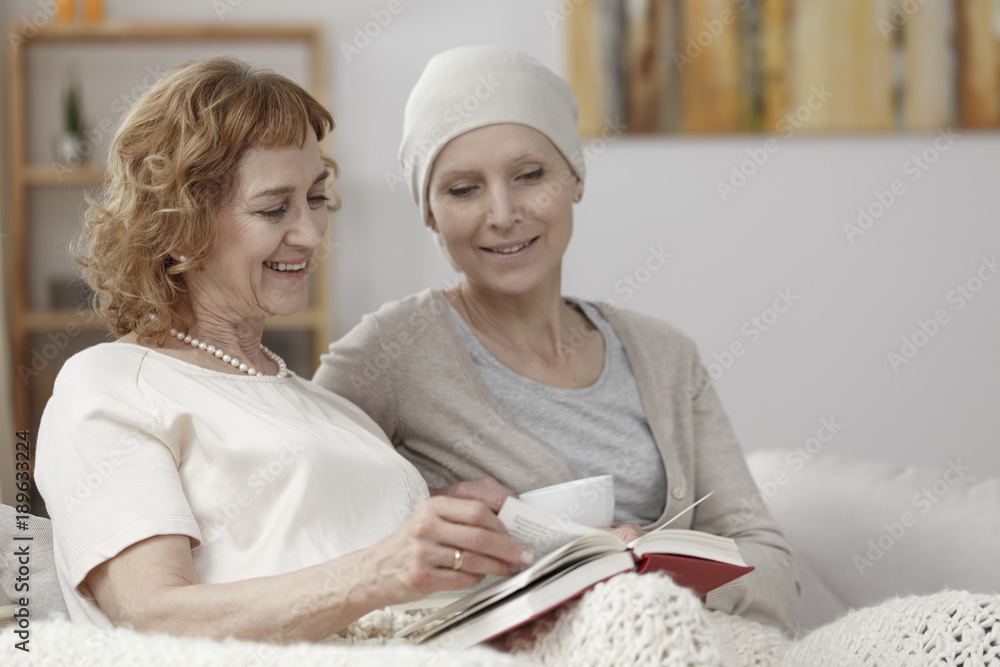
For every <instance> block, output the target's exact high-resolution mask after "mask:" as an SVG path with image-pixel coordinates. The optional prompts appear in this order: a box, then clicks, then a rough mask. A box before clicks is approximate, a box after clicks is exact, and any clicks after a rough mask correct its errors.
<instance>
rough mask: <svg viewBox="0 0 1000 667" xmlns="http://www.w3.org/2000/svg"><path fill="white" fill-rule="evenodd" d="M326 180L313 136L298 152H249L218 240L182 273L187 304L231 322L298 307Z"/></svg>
mask: <svg viewBox="0 0 1000 667" xmlns="http://www.w3.org/2000/svg"><path fill="white" fill-rule="evenodd" d="M328 176H329V172H328V171H327V168H326V166H325V165H324V164H323V161H322V159H321V158H320V151H319V143H318V142H317V141H316V137H315V135H314V134H313V133H312V132H309V133H308V138H307V139H306V142H305V143H304V144H303V145H302V146H301V147H299V146H298V145H292V146H281V147H272V148H263V147H255V148H250V149H248V150H247V151H246V152H245V153H244V154H243V156H242V157H241V159H240V162H239V165H238V167H237V173H236V182H235V188H234V193H233V197H232V201H231V202H229V204H228V205H227V206H224V207H223V208H222V211H221V212H220V215H219V220H218V224H219V235H218V243H217V244H216V246H215V248H214V249H213V250H212V252H211V254H209V256H208V257H207V258H206V259H205V261H204V263H203V265H202V267H201V269H200V270H196V271H192V272H189V273H187V274H185V281H186V284H187V287H188V292H189V297H190V300H191V304H192V306H194V307H195V308H196V310H200V312H201V313H211V314H212V316H213V317H218V318H221V319H222V320H224V321H230V322H240V321H244V320H247V319H250V318H258V317H266V316H269V315H292V314H294V313H297V312H298V311H300V310H302V309H303V308H305V307H306V304H307V301H308V286H307V281H306V278H307V276H308V265H309V261H310V259H311V257H312V254H313V252H314V251H315V250H316V249H317V248H318V247H319V246H320V243H321V242H322V239H323V235H324V234H325V233H326V228H327V225H328V212H327V210H326V202H327V198H326V196H325V194H324V192H325V189H326V180H327V177H328Z"/></svg>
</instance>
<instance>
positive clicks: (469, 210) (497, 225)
mask: <svg viewBox="0 0 1000 667" xmlns="http://www.w3.org/2000/svg"><path fill="white" fill-rule="evenodd" d="M582 195H583V183H582V182H581V181H580V179H578V178H577V177H576V175H575V174H574V173H573V170H572V169H571V168H570V166H569V164H568V163H567V162H566V159H565V158H564V157H563V156H562V153H560V152H559V150H558V149H557V148H556V147H555V146H554V145H553V144H552V142H551V141H549V139H548V138H547V137H546V136H545V135H544V134H542V133H541V132H538V131H537V130H534V129H532V128H530V127H528V126H526V125H519V124H514V123H503V124H499V125H488V126H486V127H481V128H479V129H476V130H471V131H469V132H466V133H465V134H462V135H460V136H458V137H456V138H455V139H452V140H451V141H450V142H448V144H447V145H446V146H445V147H444V148H443V149H442V150H441V152H440V153H439V154H438V156H437V158H436V159H435V161H434V166H433V168H432V170H431V175H430V183H429V186H428V201H429V204H430V219H429V224H430V225H431V226H432V227H434V228H435V229H436V230H437V231H438V233H440V234H441V238H442V240H443V241H444V244H445V247H446V248H447V250H448V254H449V255H450V256H451V258H452V260H454V262H455V264H457V265H458V267H459V268H460V269H461V270H462V271H463V272H464V273H465V278H466V280H467V281H468V283H469V285H470V286H471V287H474V288H479V289H484V290H487V291H490V292H496V293H500V294H508V295H513V294H524V293H527V292H530V291H532V290H534V289H537V288H540V287H543V286H545V285H547V284H548V285H553V286H554V287H555V288H556V289H557V290H558V287H559V280H560V274H561V267H562V256H563V253H564V252H565V251H566V246H567V245H568V244H569V239H570V236H571V235H572V232H573V202H574V201H579V199H580V197H581V196H582Z"/></svg>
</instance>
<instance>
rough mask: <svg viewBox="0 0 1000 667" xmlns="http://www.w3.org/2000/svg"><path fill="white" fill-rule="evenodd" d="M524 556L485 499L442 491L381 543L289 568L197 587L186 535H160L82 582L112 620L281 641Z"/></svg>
mask: <svg viewBox="0 0 1000 667" xmlns="http://www.w3.org/2000/svg"><path fill="white" fill-rule="evenodd" d="M456 549H462V550H463V552H464V559H463V563H462V567H461V570H458V571H456V570H454V569H452V565H453V564H454V562H455V550H456ZM530 560H531V553H530V552H529V551H527V550H526V549H525V548H524V547H523V546H521V545H520V544H518V543H517V542H515V541H514V540H512V539H511V538H510V537H508V536H507V534H506V530H505V529H504V527H503V524H502V523H500V520H499V519H497V518H496V516H495V515H494V514H493V513H492V512H490V511H489V510H488V509H487V508H486V507H485V506H484V505H483V504H482V503H479V502H475V501H470V500H462V499H457V498H446V497H439V498H431V499H428V500H426V501H424V502H422V503H421V504H420V505H419V506H418V507H417V510H416V511H415V512H414V514H413V516H411V517H410V519H409V520H408V521H407V522H406V523H405V524H404V525H403V526H402V527H401V528H400V529H399V530H398V531H396V532H395V533H393V534H392V535H390V536H389V537H387V538H385V539H383V540H382V541H380V542H378V543H377V544H375V545H373V546H371V547H368V548H366V549H362V550H360V551H356V552H354V553H351V554H348V555H346V556H343V557H341V558H337V559H335V560H332V561H328V562H326V563H323V564H320V565H315V566H312V567H308V568H304V569H302V570H298V571H296V572H290V573H288V574H281V575H275V576H270V577H261V578H257V579H247V580H243V581H236V582H231V583H225V584H202V583H199V582H198V577H197V574H196V573H195V569H194V561H193V559H192V557H191V545H190V540H189V538H187V537H185V536H182V535H160V536H156V537H152V538H149V539H146V540H143V541H141V542H138V543H136V544H134V545H132V546H130V547H129V548H127V549H125V550H124V551H122V552H121V553H119V554H118V555H117V556H115V557H114V558H111V559H110V560H108V561H105V562H104V563H102V564H101V565H99V566H97V567H96V568H94V569H93V570H91V572H90V573H89V574H88V575H87V578H86V580H85V583H86V585H87V586H88V587H89V588H90V590H91V592H92V593H93V595H94V598H95V599H96V601H97V603H98V605H99V606H100V607H101V610H102V611H103V612H104V613H105V614H106V615H107V616H108V618H109V619H110V620H111V621H112V622H113V623H114V624H115V625H126V624H127V625H131V626H133V627H135V628H136V629H138V630H142V631H155V632H165V633H169V634H177V635H195V636H209V637H214V638H223V637H230V636H231V637H238V638H245V639H256V640H266V641H271V642H276V643H285V642H293V641H303V640H305V641H318V640H321V639H324V638H326V637H329V636H330V635H332V634H334V633H336V632H338V631H340V630H342V629H343V628H344V627H346V626H347V625H348V624H350V623H351V622H352V621H354V620H356V619H357V618H359V617H361V616H362V615H364V614H366V613H368V612H369V611H372V610H375V609H379V608H381V607H385V606H387V605H392V604H399V603H402V602H409V601H412V600H417V599H420V598H422V597H424V596H426V595H428V594H430V593H433V592H435V591H441V590H454V589H459V588H465V587H468V586H472V585H474V584H476V583H478V582H479V581H480V580H481V579H482V576H483V575H485V574H497V575H509V574H511V573H512V572H514V571H517V570H518V569H520V568H521V567H522V566H523V565H526V564H528V563H529V562H530Z"/></svg>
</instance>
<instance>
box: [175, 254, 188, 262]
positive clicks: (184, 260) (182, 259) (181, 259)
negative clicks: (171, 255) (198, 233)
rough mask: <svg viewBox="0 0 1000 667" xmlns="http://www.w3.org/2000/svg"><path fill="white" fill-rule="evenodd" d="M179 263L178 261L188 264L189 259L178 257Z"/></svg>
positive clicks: (182, 256)
mask: <svg viewBox="0 0 1000 667" xmlns="http://www.w3.org/2000/svg"><path fill="white" fill-rule="evenodd" d="M177 261H178V262H186V261H188V258H187V257H185V256H184V255H179V256H178V257H177Z"/></svg>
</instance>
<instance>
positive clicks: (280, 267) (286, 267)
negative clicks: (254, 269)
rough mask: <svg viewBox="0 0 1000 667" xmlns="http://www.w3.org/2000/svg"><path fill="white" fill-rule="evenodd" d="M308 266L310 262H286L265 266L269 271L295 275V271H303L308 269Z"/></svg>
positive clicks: (269, 263) (267, 263)
mask: <svg viewBox="0 0 1000 667" xmlns="http://www.w3.org/2000/svg"><path fill="white" fill-rule="evenodd" d="M308 264H309V260H305V261H302V262H297V263H295V264H292V263H286V262H264V266H266V267H267V268H269V269H274V270H275V271H282V272H287V273H294V272H295V271H301V270H302V269H304V268H306V265H308Z"/></svg>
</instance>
